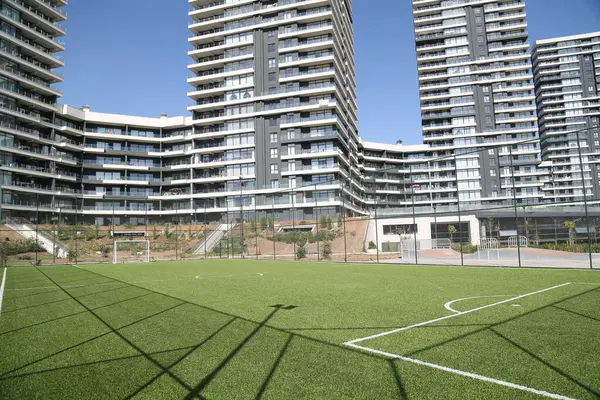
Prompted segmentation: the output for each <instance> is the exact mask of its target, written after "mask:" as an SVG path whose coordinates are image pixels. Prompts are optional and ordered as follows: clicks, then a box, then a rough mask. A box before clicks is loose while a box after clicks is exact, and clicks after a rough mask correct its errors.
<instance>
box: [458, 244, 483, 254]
mask: <svg viewBox="0 0 600 400" xmlns="http://www.w3.org/2000/svg"><path fill="white" fill-rule="evenodd" d="M452 249H453V250H455V251H458V252H460V251H461V250H462V252H463V254H473V253H476V252H477V250H478V249H479V248H478V246H476V245H473V244H471V243H463V244H462V246H461V244H460V243H453V244H452Z"/></svg>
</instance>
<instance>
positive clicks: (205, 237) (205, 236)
mask: <svg viewBox="0 0 600 400" xmlns="http://www.w3.org/2000/svg"><path fill="white" fill-rule="evenodd" d="M207 239H208V236H207V235H206V199H204V259H205V260H206V259H207V258H208V253H207V252H206V241H207Z"/></svg>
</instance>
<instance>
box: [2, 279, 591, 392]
mask: <svg viewBox="0 0 600 400" xmlns="http://www.w3.org/2000/svg"><path fill="white" fill-rule="evenodd" d="M40 272H41V273H43V271H40ZM82 272H83V270H82ZM84 273H85V274H89V275H96V276H101V277H103V278H106V279H109V278H108V277H106V276H104V275H101V274H98V273H95V272H92V271H85V272H84ZM44 275H45V274H44ZM49 279H51V277H49ZM110 279H112V278H110ZM113 281H114V282H115V283H116V282H120V283H122V284H124V285H127V286H128V287H132V288H136V289H143V290H145V291H147V292H148V293H144V294H143V295H140V296H139V297H137V298H138V299H139V298H143V297H144V296H146V295H147V294H150V293H152V294H156V295H159V296H161V297H158V301H157V300H156V299H154V300H153V301H150V300H147V301H146V303H148V304H149V305H150V306H151V307H161V306H165V307H166V305H168V304H170V303H172V302H173V300H175V301H177V304H175V305H173V306H171V307H168V308H166V309H162V310H161V311H159V312H155V313H152V314H151V315H148V316H145V317H143V318H135V319H134V320H131V321H127V322H128V323H127V324H124V325H123V324H120V325H119V326H117V324H115V323H111V322H110V321H109V320H107V318H106V317H103V316H102V315H100V314H98V313H97V311H98V310H99V309H102V308H103V309H106V308H109V307H111V306H113V305H116V304H120V303H123V302H127V301H131V300H134V299H136V298H129V299H125V300H122V301H119V302H115V303H112V304H107V305H103V306H101V307H97V308H91V307H86V305H85V304H84V303H81V302H79V301H78V299H80V298H81V297H77V296H74V295H72V294H70V293H69V292H68V291H67V290H66V288H63V287H61V286H60V285H61V283H60V282H56V284H57V287H60V288H61V290H63V291H64V292H65V293H66V294H68V295H69V296H70V298H72V299H73V300H74V301H77V302H78V303H79V304H80V305H81V306H82V307H84V308H85V311H83V312H85V313H89V314H90V315H92V316H93V317H94V318H96V319H97V320H98V321H99V322H101V323H102V324H104V325H105V326H106V328H108V329H109V332H106V333H103V334H101V335H97V336H95V337H93V338H90V339H88V340H86V341H83V342H81V343H78V344H75V345H73V346H70V347H68V348H66V349H63V350H60V351H58V352H56V353H54V354H51V355H47V356H44V357H41V358H39V359H37V360H35V361H32V362H30V363H27V364H26V365H23V366H21V367H18V368H16V369H13V370H12V371H9V372H7V373H5V374H3V375H2V376H0V387H1V386H2V382H6V381H8V380H11V379H15V378H21V377H31V376H37V377H41V378H40V379H43V378H44V376H45V375H44V374H48V373H51V372H56V371H72V370H74V369H77V368H88V367H91V366H98V365H103V364H104V365H110V364H111V363H115V362H121V361H128V360H140V362H142V360H145V361H146V362H147V363H149V364H151V365H152V373H151V374H150V376H149V377H142V376H140V377H137V378H135V377H131V378H130V377H128V376H126V375H124V376H122V377H121V379H130V380H131V382H132V384H134V387H135V388H134V389H133V390H127V391H125V390H124V391H123V392H122V393H121V394H120V397H121V398H122V397H125V398H133V397H138V398H139V397H142V398H147V397H148V393H147V392H146V391H151V390H155V389H156V388H157V387H159V386H160V385H161V382H163V380H164V379H168V380H169V382H171V380H172V384H173V385H174V386H176V387H177V388H178V389H180V390H183V391H184V393H185V394H184V395H183V396H181V397H182V398H186V399H192V398H203V396H207V394H206V392H207V391H211V390H218V388H219V384H220V383H222V381H223V380H228V379H233V378H234V377H233V376H232V374H231V368H233V370H234V371H236V370H235V364H236V362H238V361H239V360H240V359H243V362H242V364H243V363H244V362H248V357H249V355H248V352H250V353H252V352H253V351H255V348H253V347H250V348H249V349H248V346H251V345H253V343H254V345H256V342H257V341H259V342H260V343H261V344H262V345H264V346H267V347H268V350H269V351H268V354H265V355H262V354H261V355H259V356H258V358H257V360H259V361H261V362H263V364H264V365H263V366H265V368H263V369H262V370H260V371H259V372H257V373H256V374H255V375H254V376H252V374H248V377H247V379H248V380H252V379H254V381H252V385H247V386H252V387H253V388H252V389H250V388H248V387H245V388H244V389H239V390H246V391H245V392H244V394H245V395H247V396H246V397H254V398H257V399H261V398H263V397H264V396H265V395H266V393H267V392H270V391H271V390H272V391H273V393H275V396H274V397H278V396H277V394H279V395H282V393H283V392H281V391H282V390H294V389H295V390H300V391H301V390H312V388H311V389H307V386H310V385H311V384H313V381H314V380H317V381H318V379H319V378H321V379H323V380H328V379H332V380H333V381H334V382H335V385H334V384H332V389H331V390H340V391H341V390H345V389H347V390H349V391H350V392H352V391H354V392H356V393H359V392H360V391H361V390H363V392H362V393H363V394H364V393H369V392H368V390H369V389H371V390H375V389H373V388H374V387H375V386H368V385H381V381H376V380H375V379H376V378H377V379H379V378H381V376H383V375H385V376H386V379H387V380H386V381H385V385H387V389H389V390H393V391H394V392H395V393H397V396H399V397H401V398H403V399H407V398H408V397H409V394H408V393H407V390H406V388H405V385H404V382H403V379H402V377H401V375H400V373H399V370H398V368H397V365H396V362H395V361H393V360H390V359H387V358H385V357H381V356H377V355H373V354H369V353H365V352H362V351H360V350H356V349H352V348H349V347H346V346H343V345H338V344H333V343H328V342H325V341H322V340H318V339H315V338H311V337H308V336H304V335H302V334H301V333H298V332H292V331H311V330H360V329H394V328H396V327H356V328H353V327H351V328H316V329H312V328H297V329H293V328H287V329H281V328H276V327H273V326H269V325H268V324H269V322H270V321H272V320H273V318H274V317H275V316H276V314H278V313H279V312H282V311H285V312H293V308H294V307H295V306H284V305H281V304H279V305H275V306H274V309H273V310H271V311H270V312H269V313H268V314H267V315H266V316H265V318H264V319H263V320H262V321H252V320H249V319H246V318H243V317H239V316H236V315H232V314H229V313H225V312H222V311H219V310H215V309H212V308H209V307H205V306H202V305H200V304H195V303H192V302H189V301H186V300H183V299H179V298H176V297H174V296H170V295H167V294H164V293H160V292H156V291H153V290H150V289H146V288H143V287H141V286H137V285H134V284H129V283H127V282H123V281H119V280H113ZM122 288H123V287H121V289H122ZM593 290H595V289H593ZM99 293H102V292H99ZM99 293H96V294H99ZM585 293H587V292H585ZM585 293H581V294H579V295H574V296H572V297H570V298H568V299H564V300H561V301H558V302H556V303H553V304H550V305H547V306H543V307H540V308H538V309H536V310H532V311H530V312H527V313H524V314H521V315H519V316H516V317H514V318H510V319H507V320H504V321H501V322H499V323H497V324H490V325H483V324H474V325H473V324H468V325H443V327H453V326H457V327H464V326H480V327H481V329H477V330H476V331H474V332H470V333H468V334H464V335H460V336H457V337H454V338H452V339H450V340H446V341H443V342H440V343H437V344H435V345H432V346H428V347H427V348H424V349H420V350H419V351H417V352H414V353H418V352H421V351H424V350H426V349H428V348H434V347H439V346H443V345H444V344H446V343H450V342H452V341H456V340H460V339H461V338H464V337H467V336H469V335H473V334H475V333H477V332H480V331H484V330H487V329H492V328H493V327H494V326H497V325H500V324H503V323H506V322H509V321H511V320H513V319H516V318H520V317H523V316H525V315H527V314H530V313H533V312H537V311H539V310H542V309H544V308H547V307H550V306H553V305H555V304H559V303H561V302H563V301H566V300H569V299H571V298H574V297H578V296H581V295H583V294H585ZM92 295H93V294H89V296H92ZM85 296H88V295H87V294H86V295H85ZM143 301H144V300H143ZM184 304H185V305H189V306H191V307H196V308H197V309H198V310H204V311H208V312H209V313H214V314H216V315H219V316H222V317H227V319H226V320H225V321H221V322H220V323H218V324H216V325H215V326H214V327H210V330H208V329H209V328H207V327H200V326H199V327H198V329H205V330H206V332H207V336H206V337H204V338H203V339H202V340H198V341H197V342H196V343H194V344H193V345H190V346H180V347H176V348H172V349H167V350H162V351H150V350H148V349H145V348H144V347H148V346H150V344H148V343H145V342H144V340H142V339H140V337H139V336H137V335H136V333H137V332H133V333H129V334H126V333H125V332H124V329H125V328H128V327H132V326H135V325H137V324H139V323H140V322H143V321H148V320H151V319H152V318H156V317H158V316H159V315H161V314H166V316H167V317H169V318H181V317H180V316H179V315H173V316H171V315H169V314H168V313H169V312H170V311H172V310H174V309H175V308H177V307H180V306H182V305H184ZM62 318H66V317H60V318H57V319H56V320H59V319H62ZM173 321H175V320H173ZM168 322H170V321H169V320H168V319H167V323H168ZM234 322H236V323H238V322H244V323H247V324H252V325H251V328H252V329H251V330H250V329H249V330H250V332H247V333H244V335H243V337H240V338H237V339H235V342H233V343H232V344H231V347H229V348H225V349H224V350H223V348H222V347H220V348H219V351H221V350H222V351H221V353H220V354H217V355H216V356H215V358H216V361H215V365H212V366H211V367H210V368H209V369H208V370H207V371H202V370H199V371H197V372H196V373H195V375H194V374H193V377H191V378H190V377H185V376H183V375H182V371H181V368H179V369H178V367H181V366H182V365H183V364H184V363H185V362H186V361H189V360H190V356H192V355H193V354H194V353H196V352H199V351H201V350H203V349H207V348H211V346H213V347H214V346H215V342H216V341H218V343H219V344H221V341H225V340H226V339H230V338H231V337H232V336H231V334H230V333H228V332H225V331H226V330H227V328H230V329H232V324H233V323H234ZM38 325H39V324H36V325H32V327H33V326H38ZM436 327H442V325H438V326H432V327H431V328H436ZM23 329H26V328H23ZM262 331H269V332H270V331H273V332H275V333H277V334H278V335H279V336H278V337H281V342H279V341H274V342H273V343H269V342H268V340H265V339H264V338H261V339H259V336H260V334H261V332H262ZM145 333H147V332H145ZM150 333H151V334H152V333H153V332H150ZM158 333H159V334H162V335H168V332H164V331H162V332H161V331H160V330H159V331H158ZM108 334H115V335H116V337H118V338H119V339H120V340H121V341H122V342H123V343H125V344H126V345H127V346H129V347H130V348H132V349H134V350H135V352H136V353H137V354H134V355H130V356H125V357H114V356H113V357H110V358H108V359H105V360H99V361H92V362H77V363H73V364H71V365H67V366H64V365H63V366H60V367H57V368H52V369H44V370H43V371H36V372H26V373H22V374H20V375H13V376H10V377H9V376H7V375H8V374H11V373H14V372H18V371H19V370H22V369H24V368H26V367H27V366H31V365H33V364H35V363H38V362H40V361H43V360H48V359H49V358H51V357H53V356H56V355H58V354H61V353H65V352H68V351H72V350H74V349H76V348H77V347H79V346H82V345H83V344H85V343H89V342H91V341H93V340H96V339H98V338H100V337H103V336H106V335H108ZM234 337H235V336H234ZM267 337H268V336H267ZM149 339H164V340H166V341H168V340H169V337H168V336H165V337H164V338H156V337H153V336H149ZM140 341H141V342H140ZM265 343H266V344H265ZM170 344H172V343H170ZM276 346H277V347H276ZM172 347H175V346H172ZM244 351H246V353H245V354H244ZM172 352H175V353H177V354H175V355H176V356H177V357H176V358H175V359H172V358H171V355H169V362H161V358H160V356H161V355H165V354H169V353H172ZM178 352H181V353H178ZM414 353H412V354H414ZM110 354H111V352H110V349H107V356H110ZM530 355H531V356H532V357H535V355H534V354H530ZM201 356H204V353H202V354H201ZM357 359H358V360H359V361H358V366H359V367H358V368H357V365H355V364H352V363H353V362H356V360H357ZM251 360H252V361H254V359H251ZM364 360H366V361H364ZM79 361H81V359H79ZM331 364H336V366H337V369H336V368H332V365H331ZM344 364H347V365H348V367H347V368H346V369H343V370H340V369H339V368H341V367H340V365H344ZM116 365H121V364H116ZM207 365H208V364H207ZM315 365H317V366H318V368H315V369H316V372H315V371H310V369H312V368H314V367H315ZM364 365H368V366H369V367H371V366H373V367H374V368H373V369H372V370H370V369H369V368H360V366H364ZM191 367H202V365H195V364H194V363H193V362H192V365H191ZM377 368H380V369H377ZM257 370H258V369H257ZM341 371H343V372H341ZM366 371H368V372H366ZM555 371H556V372H557V373H559V374H561V375H563V376H567V377H568V375H566V373H564V371H560V370H555ZM126 373H127V372H126V371H125V370H124V371H123V374H126ZM345 373H347V374H348V375H349V376H345V377H343V376H339V375H343V374H345ZM311 374H313V375H311ZM298 375H299V376H298ZM319 375H324V376H325V377H323V376H319ZM379 375H381V376H379ZM241 378H242V379H244V378H246V377H244V376H242V377H241ZM48 379H50V376H48ZM286 379H287V381H286ZM336 379H337V380H336ZM570 379H573V378H570ZM219 380H220V382H219ZM290 380H291V382H290ZM371 381H374V382H375V383H373V382H371ZM282 382H283V384H282ZM575 382H576V381H575ZM81 384H82V385H83V384H84V383H81ZM344 384H345V385H347V387H346V388H343V387H341V388H340V387H339V386H342V385H344ZM213 385H215V386H213ZM288 385H291V386H290V387H288ZM294 385H296V386H294ZM315 385H317V384H316V383H315ZM581 385H582V384H581ZM233 386H235V385H233ZM336 386H337V387H336ZM215 387H217V389H215ZM582 387H584V386H582ZM43 389H44V387H42V390H43ZM365 390H367V392H365ZM590 390H591V389H590ZM278 391H279V392H278ZM125 393H126V394H125ZM249 393H252V394H251V395H249ZM273 393H269V394H270V395H271V396H272V397H273ZM340 393H341V392H340ZM388 393H389V391H388ZM591 393H595V394H597V393H596V392H593V391H592V392H591ZM311 394H313V393H312V392H311ZM1 395H2V393H1V392H0V397H1ZM321 395H322V393H321ZM150 397H152V396H150ZM311 397H313V398H314V397H319V395H313V396H311ZM321 397H322V396H321ZM339 397H342V396H339ZM375 397H377V396H375ZM379 397H380V398H382V396H379ZM7 398H12V397H7ZM14 398H16V397H14Z"/></svg>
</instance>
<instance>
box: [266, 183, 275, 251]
mask: <svg viewBox="0 0 600 400" xmlns="http://www.w3.org/2000/svg"><path fill="white" fill-rule="evenodd" d="M271 207H272V208H271V221H272V222H273V228H272V230H273V238H272V239H273V260H275V259H276V253H277V245H276V243H275V194H273V196H271ZM271 221H267V224H268V225H269V226H267V229H269V228H271Z"/></svg>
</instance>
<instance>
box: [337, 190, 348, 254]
mask: <svg viewBox="0 0 600 400" xmlns="http://www.w3.org/2000/svg"><path fill="white" fill-rule="evenodd" d="M344 187H345V182H344V181H343V180H342V225H343V226H344V262H345V263H347V262H348V241H347V239H346V201H345V200H344ZM338 228H339V227H338Z"/></svg>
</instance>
